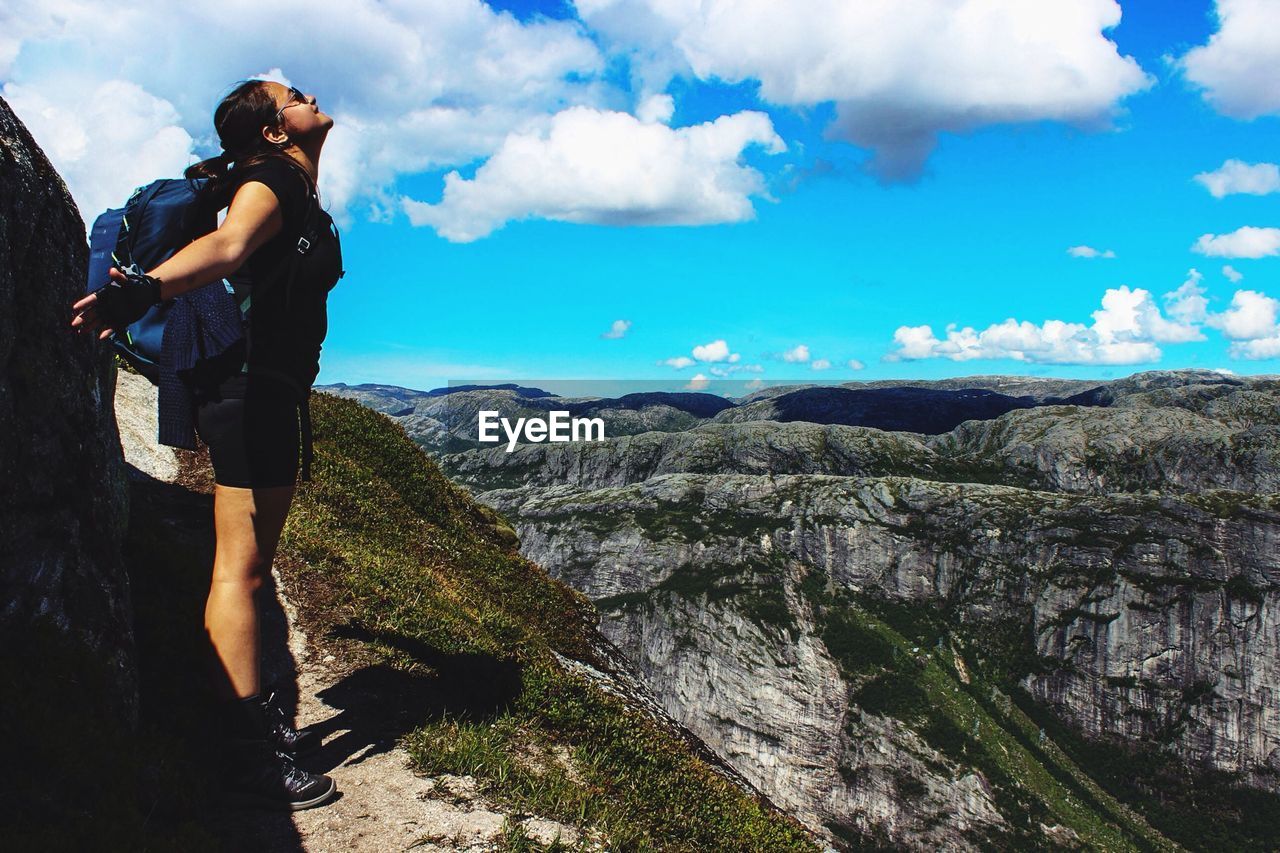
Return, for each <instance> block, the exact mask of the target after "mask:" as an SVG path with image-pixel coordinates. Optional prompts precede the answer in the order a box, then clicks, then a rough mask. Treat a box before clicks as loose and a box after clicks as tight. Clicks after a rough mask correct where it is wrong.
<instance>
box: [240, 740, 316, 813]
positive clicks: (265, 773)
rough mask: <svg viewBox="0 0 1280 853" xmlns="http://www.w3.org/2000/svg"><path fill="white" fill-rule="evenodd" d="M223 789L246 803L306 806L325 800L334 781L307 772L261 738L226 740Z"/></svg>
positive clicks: (279, 807) (307, 807)
mask: <svg viewBox="0 0 1280 853" xmlns="http://www.w3.org/2000/svg"><path fill="white" fill-rule="evenodd" d="M228 747H229V749H228V753H229V754H228V758H229V759H230V763H229V766H228V768H227V774H226V787H227V792H228V794H229V795H230V796H231V798H232V799H234V800H236V801H239V802H242V803H244V804H246V805H253V806H258V807H261V808H270V809H289V810H291V811H298V810H299V809H309V808H312V807H313V806H318V805H321V804H323V803H326V802H328V801H329V800H330V799H332V798H333V796H334V794H336V793H337V792H338V786H337V784H336V783H335V782H334V781H333V780H332V779H331V778H329V777H328V776H325V775H323V774H321V773H308V772H307V771H306V770H303V769H302V768H300V767H297V766H295V765H294V763H293V762H292V761H291V760H290V759H289V756H288V755H286V754H285V753H283V752H280V751H278V750H276V749H275V748H274V747H273V746H272V745H271V744H270V743H268V742H267V741H265V740H253V741H228Z"/></svg>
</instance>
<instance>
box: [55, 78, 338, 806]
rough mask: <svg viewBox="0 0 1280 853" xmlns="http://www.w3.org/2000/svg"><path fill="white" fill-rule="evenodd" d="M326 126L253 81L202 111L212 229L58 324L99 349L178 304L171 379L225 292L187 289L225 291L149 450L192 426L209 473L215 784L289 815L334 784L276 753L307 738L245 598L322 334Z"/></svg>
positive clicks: (326, 285) (272, 521)
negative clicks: (275, 697)
mask: <svg viewBox="0 0 1280 853" xmlns="http://www.w3.org/2000/svg"><path fill="white" fill-rule="evenodd" d="M332 126H333V119H332V118H330V117H329V116H328V115H326V114H325V113H323V112H321V111H320V109H319V107H318V105H317V104H316V100H315V98H314V97H309V96H306V95H304V94H303V93H302V92H300V91H298V90H297V89H294V88H292V87H287V86H283V85H281V84H279V83H274V82H269V81H262V80H250V81H245V82H242V83H240V84H239V85H237V86H236V87H235V88H234V89H233V90H232V91H231V92H230V93H229V94H228V95H227V96H226V97H225V98H223V100H222V101H221V103H220V104H219V105H218V108H217V109H216V110H215V111H214V128H215V129H216V130H217V132H218V137H219V140H220V141H221V143H222V149H223V153H222V154H221V155H219V156H217V157H214V158H211V159H209V160H205V161H204V162H202V163H197V164H195V165H194V166H192V167H190V168H189V169H187V172H186V176H187V177H188V178H207V179H208V180H207V182H206V183H205V185H204V187H203V189H202V190H201V195H200V200H201V201H202V202H206V203H207V204H208V205H209V208H208V209H210V210H220V209H222V208H223V207H226V208H227V213H226V218H225V219H224V221H223V222H222V224H221V225H220V226H218V228H217V229H216V230H214V231H212V232H210V233H208V234H207V235H205V236H203V237H200V238H199V239H197V240H195V241H193V242H192V243H190V244H188V245H187V246H186V247H184V248H183V249H182V250H181V251H179V252H177V253H176V254H174V255H173V256H172V257H171V258H170V259H169V260H167V261H164V262H163V263H161V264H160V265H158V266H156V267H155V268H154V269H152V270H150V271H149V274H147V275H126V274H124V273H122V272H121V271H120V270H118V269H112V270H111V272H110V275H111V282H110V283H109V284H108V285H107V286H106V287H104V288H102V289H101V290H98V291H95V292H94V293H93V294H90V295H89V296H86V297H85V298H83V299H81V300H79V301H78V302H76V303H75V305H74V306H73V309H74V310H75V311H78V312H79V313H78V314H77V315H76V317H75V318H74V319H73V320H72V326H74V327H76V328H77V331H99V330H100V333H99V335H98V336H99V338H106V337H108V336H109V335H111V334H112V333H113V332H114V331H115V330H116V329H123V328H125V327H126V326H127V325H128V324H129V323H132V322H133V321H134V320H136V319H137V318H138V317H140V316H141V314H142V313H143V312H145V311H146V310H147V308H149V307H150V306H151V305H152V304H155V303H156V302H159V301H161V300H168V299H174V298H175V297H179V296H183V295H184V294H189V296H184V297H183V298H182V299H179V300H178V302H177V303H176V304H175V305H174V307H173V308H172V309H171V312H170V315H169V320H168V322H167V325H166V329H165V350H166V358H167V359H168V361H169V362H170V363H169V364H168V369H169V370H170V372H171V375H172V373H173V371H174V370H175V367H174V364H173V363H172V362H173V361H175V360H176V361H181V358H182V351H181V350H180V349H179V350H177V351H176V355H174V354H173V353H170V338H171V336H172V337H174V338H178V337H182V336H183V335H186V336H188V337H191V336H194V337H193V340H194V339H195V338H200V336H201V335H205V337H206V338H207V337H208V329H207V328H206V327H208V326H210V325H211V324H212V322H211V321H210V317H211V316H212V315H211V314H210V313H208V311H207V309H208V306H210V305H215V304H217V302H216V300H217V299H222V300H224V301H225V300H228V295H227V291H226V288H225V287H222V286H216V287H210V288H205V289H203V290H200V288H204V286H205V285H208V284H210V283H213V282H219V281H221V280H223V279H226V280H227V281H229V282H230V283H231V284H232V285H233V288H234V298H235V305H238V306H239V308H240V309H243V310H244V317H245V321H247V322H243V328H244V333H243V334H241V328H242V321H241V320H240V316H239V315H238V314H237V313H235V312H236V311H237V308H236V307H233V308H232V315H231V317H232V318H231V319H230V320H228V319H227V317H226V312H225V311H223V314H222V321H223V322H224V324H225V325H227V326H228V328H229V327H230V325H234V326H235V334H234V336H231V337H234V338H236V340H235V341H234V343H232V344H231V345H228V346H226V347H225V348H221V351H218V348H215V349H214V352H216V355H214V356H213V357H207V358H203V359H200V360H199V361H198V363H189V362H188V363H182V364H181V365H179V366H180V367H181V368H183V369H181V370H180V371H179V373H178V375H180V377H181V379H182V385H183V387H184V389H185V390H186V392H188V394H189V396H188V397H187V398H184V399H185V402H183V403H181V404H180V405H178V411H176V413H175V411H174V410H173V409H172V406H170V408H169V409H168V410H167V409H166V405H167V404H166V397H165V395H164V391H165V385H164V382H163V380H162V383H161V390H162V394H161V422H162V436H161V439H162V441H165V443H177V442H173V441H167V440H166V439H165V436H164V435H163V432H164V429H165V427H164V425H165V424H166V423H170V422H172V421H174V420H175V419H176V420H177V421H178V422H181V421H182V420H183V418H187V419H188V420H190V419H191V418H192V415H193V414H194V426H195V428H196V429H197V430H198V431H199V434H200V437H201V438H202V439H203V441H204V442H205V443H206V444H207V445H208V446H209V453H210V458H211V461H212V464H213V470H214V479H215V482H216V486H215V489H214V527H215V531H216V536H217V549H216V553H215V557H214V566H213V580H212V584H211V586H210V590H209V598H208V602H207V604H206V609H205V628H206V630H207V631H208V635H209V640H210V643H211V645H212V646H213V650H214V652H215V653H216V656H217V659H218V662H219V664H220V669H221V673H220V675H221V677H220V678H218V679H217V680H218V681H219V683H220V685H221V687H220V692H221V693H223V699H222V711H223V713H222V718H223V720H224V724H225V729H226V732H225V733H226V735H227V736H228V738H229V739H230V741H231V743H232V744H233V745H235V747H236V748H235V749H233V750H230V751H229V752H230V753H231V754H232V756H234V757H233V759H232V760H231V762H230V767H229V772H228V784H229V786H230V787H231V788H232V789H233V790H235V791H236V792H238V793H241V794H247V795H251V796H252V797H254V798H256V799H259V800H265V801H267V802H268V803H270V804H274V805H281V806H286V807H289V808H293V809H299V808H309V807H311V806H316V805H320V804H322V803H324V802H327V801H328V800H330V799H331V798H332V797H333V796H334V794H335V793H336V792H337V787H336V785H335V784H334V782H333V780H332V779H330V778H329V777H328V776H323V775H319V774H312V773H308V772H306V771H304V770H301V769H299V768H297V767H296V766H295V765H294V764H293V761H292V758H291V756H290V754H295V755H296V754H297V753H299V752H304V751H309V750H310V749H312V748H314V747H316V746H318V741H319V739H318V738H317V737H315V735H314V733H299V732H297V731H296V730H294V729H293V727H292V726H291V725H289V723H288V720H287V719H286V718H285V716H284V714H283V713H282V712H281V711H280V710H279V709H278V708H276V707H275V706H274V705H273V704H272V703H271V702H270V701H269V700H264V699H263V698H262V684H261V674H260V666H259V664H260V630H259V615H258V607H257V598H258V595H257V594H258V592H259V590H261V589H263V588H264V586H265V585H266V582H267V580H268V576H269V573H270V571H271V561H272V559H273V558H274V556H275V550H276V546H277V544H278V542H279V538H280V531H281V529H282V528H283V527H284V521H285V517H286V515H287V514H288V512H289V506H290V503H291V501H292V499H293V492H294V487H295V479H296V477H297V472H298V451H299V427H300V426H301V427H302V430H303V433H304V435H303V439H302V441H303V444H304V447H303V450H304V451H305V456H304V463H303V465H304V468H303V476H304V479H305V478H306V477H307V468H306V462H307V461H309V458H310V427H309V418H308V417H307V409H306V397H307V395H308V394H309V392H310V388H311V384H312V382H313V381H314V380H315V377H316V373H317V372H318V370H319V353H320V343H321V341H323V339H324V336H325V333H326V330H327V319H326V314H325V300H326V297H327V294H328V291H329V290H330V289H331V288H332V287H333V285H334V284H336V282H337V280H338V279H339V278H340V277H341V276H342V260H341V250H340V247H339V245H338V239H337V229H336V228H334V227H333V223H332V220H331V219H329V217H328V214H326V213H324V212H323V211H321V210H320V208H319V197H318V195H317V193H316V190H315V182H316V177H317V175H318V173H319V164H320V151H321V148H322V147H323V146H324V141H325V137H326V135H327V134H328V132H329V128H331V127H332ZM201 300H203V302H201ZM211 300H212V301H211ZM228 304H231V303H229V302H228ZM193 305H197V306H199V305H203V306H204V307H196V308H192V306H193ZM180 307H181V308H182V309H183V310H181V311H180V310H179V308H180ZM177 326H182V327H183V328H182V329H177V328H175V327H177ZM202 340H203V341H204V342H203V343H202V344H201V346H202V348H201V349H200V352H201V353H203V354H204V355H206V356H208V355H209V354H210V350H209V343H208V341H207V340H204V339H202ZM223 343H225V340H224V341H223ZM169 403H170V404H172V403H173V399H172V398H170V399H169ZM188 407H190V408H188ZM192 409H193V410H194V411H192ZM300 410H301V418H302V420H301V424H300V421H299V417H300Z"/></svg>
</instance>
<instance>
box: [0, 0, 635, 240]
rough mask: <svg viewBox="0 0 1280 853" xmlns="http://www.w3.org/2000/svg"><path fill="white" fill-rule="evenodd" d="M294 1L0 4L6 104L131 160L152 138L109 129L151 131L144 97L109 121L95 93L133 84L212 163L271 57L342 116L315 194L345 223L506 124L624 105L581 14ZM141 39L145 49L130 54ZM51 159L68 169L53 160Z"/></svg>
mask: <svg viewBox="0 0 1280 853" xmlns="http://www.w3.org/2000/svg"><path fill="white" fill-rule="evenodd" d="M301 8H302V7H299V6H297V5H296V4H294V3H284V2H273V0H264V2H256V3H247V2H245V0H229V2H227V0H192V2H188V3H181V4H174V3H165V2H162V0H136V2H131V3H128V4H123V5H122V4H119V3H111V2H108V0H45V2H41V3H35V2H32V0H9V2H6V3H4V4H0V80H6V81H8V82H9V83H10V85H20V87H21V88H22V89H23V90H25V92H26V93H27V97H28V99H29V100H28V103H27V104H26V105H25V106H24V107H22V108H19V107H17V106H16V105H15V111H17V112H18V115H19V117H20V118H22V119H23V120H24V121H27V120H28V115H27V113H30V112H31V111H32V107H31V102H32V101H38V102H40V103H46V104H57V105H61V106H62V107H63V109H64V110H65V112H66V115H65V116H63V117H62V119H61V124H60V125H59V126H58V130H59V131H60V132H63V133H68V134H71V135H75V134H79V135H83V136H85V137H88V138H93V139H100V140H101V141H102V147H115V148H117V149H118V150H120V151H122V152H128V156H132V154H133V153H134V151H136V150H137V146H138V145H139V144H140V143H141V142H144V141H146V140H142V139H139V138H134V137H128V136H127V137H126V138H125V139H124V140H123V141H121V140H117V139H113V138H111V137H109V136H104V135H103V134H104V133H105V132H107V131H105V128H107V127H108V126H110V127H112V128H113V129H114V126H115V125H116V124H119V125H121V126H123V127H125V128H126V129H128V128H136V127H138V126H143V127H147V128H151V129H152V131H153V133H154V132H155V131H157V130H158V129H159V128H157V127H155V126H154V125H153V122H154V118H155V115H154V110H153V108H152V106H151V105H150V104H149V103H147V102H146V101H145V100H144V99H140V98H132V99H125V100H122V101H120V100H117V101H114V102H107V104H106V105H104V106H103V107H102V109H105V108H106V106H108V105H109V106H110V117H111V121H110V123H109V124H104V123H102V122H101V121H99V119H98V117H97V115H96V112H98V111H100V110H99V109H98V107H99V104H101V103H102V102H100V101H98V100H97V99H95V98H94V97H93V96H92V93H93V92H94V91H95V90H96V89H97V88H98V87H99V86H101V85H103V84H105V83H107V82H108V81H122V82H124V83H128V84H132V85H134V86H137V87H138V88H139V90H140V91H141V92H143V93H145V94H146V95H147V96H149V97H150V98H152V99H154V100H156V101H159V102H167V103H168V104H170V105H172V108H173V109H174V110H175V111H176V113H177V115H176V117H173V118H172V119H169V118H166V121H168V122H169V123H170V124H172V125H174V126H176V127H177V128H179V129H181V130H182V131H184V132H185V133H186V134H187V135H188V136H190V137H191V138H192V139H194V140H195V144H196V149H197V152H198V153H199V154H200V156H209V155H211V154H214V153H216V151H217V148H216V141H215V138H214V136H213V128H212V113H213V107H214V106H215V104H216V102H217V100H218V97H219V96H220V95H221V93H222V92H224V91H225V90H226V89H227V88H228V87H229V86H230V85H231V84H232V83H234V82H235V81H236V80H238V79H242V78H245V77H247V76H250V75H253V74H254V73H255V72H258V71H260V70H261V69H262V67H263V57H270V61H271V62H272V63H274V64H276V65H277V66H278V67H279V68H281V69H284V72H287V74H288V76H289V77H290V78H292V80H293V81H294V82H295V83H297V84H298V85H299V86H301V87H302V88H304V89H306V90H307V91H309V92H313V93H315V94H316V95H317V96H318V98H319V102H320V104H321V106H322V107H323V108H325V109H326V111H327V112H330V113H331V114H332V115H334V117H335V121H336V125H335V128H334V132H333V134H331V135H330V140H329V142H328V143H327V145H326V149H325V161H324V163H323V168H322V169H321V191H322V193H324V195H325V197H326V202H327V203H328V204H329V205H330V207H331V208H338V209H337V210H336V211H335V212H337V213H338V214H339V215H341V213H342V210H341V209H340V208H343V207H346V206H347V205H349V204H357V203H363V202H369V203H373V204H374V205H376V206H381V207H385V200H384V199H383V198H382V196H383V195H385V193H386V191H387V189H388V187H390V186H391V185H392V184H393V183H394V181H395V179H396V177H397V176H399V175H403V174H412V173H416V172H420V171H423V170H425V169H429V168H437V167H442V166H450V165H454V166H460V165H464V164H466V163H469V162H473V161H475V160H476V159H478V158H480V157H483V156H486V155H488V154H490V153H492V152H493V151H494V150H495V149H496V148H497V147H498V145H500V144H501V142H502V141H503V140H504V139H505V138H506V137H507V136H508V134H510V133H511V132H512V131H515V130H519V129H523V128H526V127H528V126H529V125H530V124H531V123H538V122H545V120H546V118H545V117H546V116H547V115H549V114H551V113H552V112H554V111H556V110H559V109H563V108H564V107H565V106H567V105H572V104H588V105H600V104H603V103H606V102H612V101H616V100H619V99H620V97H621V96H620V94H619V93H617V92H616V91H615V90H613V89H611V88H610V87H609V86H607V85H606V84H604V83H602V82H601V74H602V72H603V71H604V68H605V59H604V57H603V56H602V54H601V53H600V51H599V49H598V48H597V47H596V45H595V43H594V42H593V40H592V39H591V38H590V36H589V35H588V34H587V33H586V32H584V30H583V28H582V26H581V24H579V23H577V22H574V21H553V20H549V19H546V18H534V19H532V20H530V21H529V22H527V23H522V22H520V21H518V20H517V19H516V18H515V17H513V16H512V15H510V14H507V13H499V12H495V11H494V10H493V9H491V8H490V7H489V6H488V5H486V4H485V3H483V2H481V0H420V2H415V3H401V2H392V3H384V2H378V0H352V2H350V3H346V4H339V3H317V4H310V5H307V6H306V8H305V14H301V13H300V9H301ZM265 21H275V22H278V25H276V26H270V25H264V22H265ZM137 44H146V45H149V46H150V47H149V48H148V49H146V50H141V49H133V48H131V47H129V46H130V45H137ZM104 45H110V46H112V47H111V48H110V49H107V48H105V47H104ZM318 45H322V46H323V48H324V49H323V50H321V49H317V46H318ZM122 46H123V47H122ZM6 99H9V96H8V95H6ZM99 128H103V129H101V130H100V129H99ZM35 135H36V139H37V141H38V142H39V143H40V145H41V146H42V147H44V148H46V149H51V148H55V147H56V146H57V144H58V138H57V137H55V136H53V135H50V133H49V132H48V129H44V130H40V131H39V132H36V134H35ZM344 135H345V136H346V139H345V141H344V142H343V143H342V145H341V146H339V145H338V141H339V138H340V137H341V136H344ZM167 144H172V143H167ZM131 148H132V149H133V151H131ZM339 148H340V150H335V149H339ZM54 165H55V166H56V167H57V168H58V169H59V170H60V171H64V172H65V171H67V167H66V165H65V164H64V162H59V160H58V159H55V160H54ZM156 165H157V166H160V165H165V164H161V163H158V162H157V163H156ZM183 165H185V162H184V163H183ZM167 168H169V167H167V165H166V169H167ZM160 174H161V173H158V172H152V173H150V174H148V175H147V176H146V178H147V179H148V180H150V179H151V178H155V177H159V176H160ZM72 179H73V181H72V183H73V185H72V191H73V193H74V194H75V195H76V197H77V198H94V199H97V198H109V199H110V201H111V203H118V202H119V201H120V200H121V199H120V198H117V197H116V196H118V192H117V190H116V189H115V187H114V184H115V182H116V179H115V178H114V176H111V175H109V174H108V173H107V172H103V171H101V170H96V169H95V170H93V171H91V172H86V173H84V174H79V175H73V176H72ZM95 182H96V183H95ZM94 212H96V211H88V210H86V211H85V215H86V217H87V218H92V216H93V214H94Z"/></svg>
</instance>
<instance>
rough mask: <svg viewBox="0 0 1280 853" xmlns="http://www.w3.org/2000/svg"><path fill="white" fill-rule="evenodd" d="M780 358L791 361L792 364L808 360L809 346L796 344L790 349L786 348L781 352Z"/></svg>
mask: <svg viewBox="0 0 1280 853" xmlns="http://www.w3.org/2000/svg"><path fill="white" fill-rule="evenodd" d="M782 360H783V361H787V362H791V363H793V364H794V363H796V362H805V361H808V360H809V348H808V347H807V346H805V345H804V344H796V345H795V346H794V347H792V348H791V349H789V350H787V351H786V352H784V353H783V354H782Z"/></svg>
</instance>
